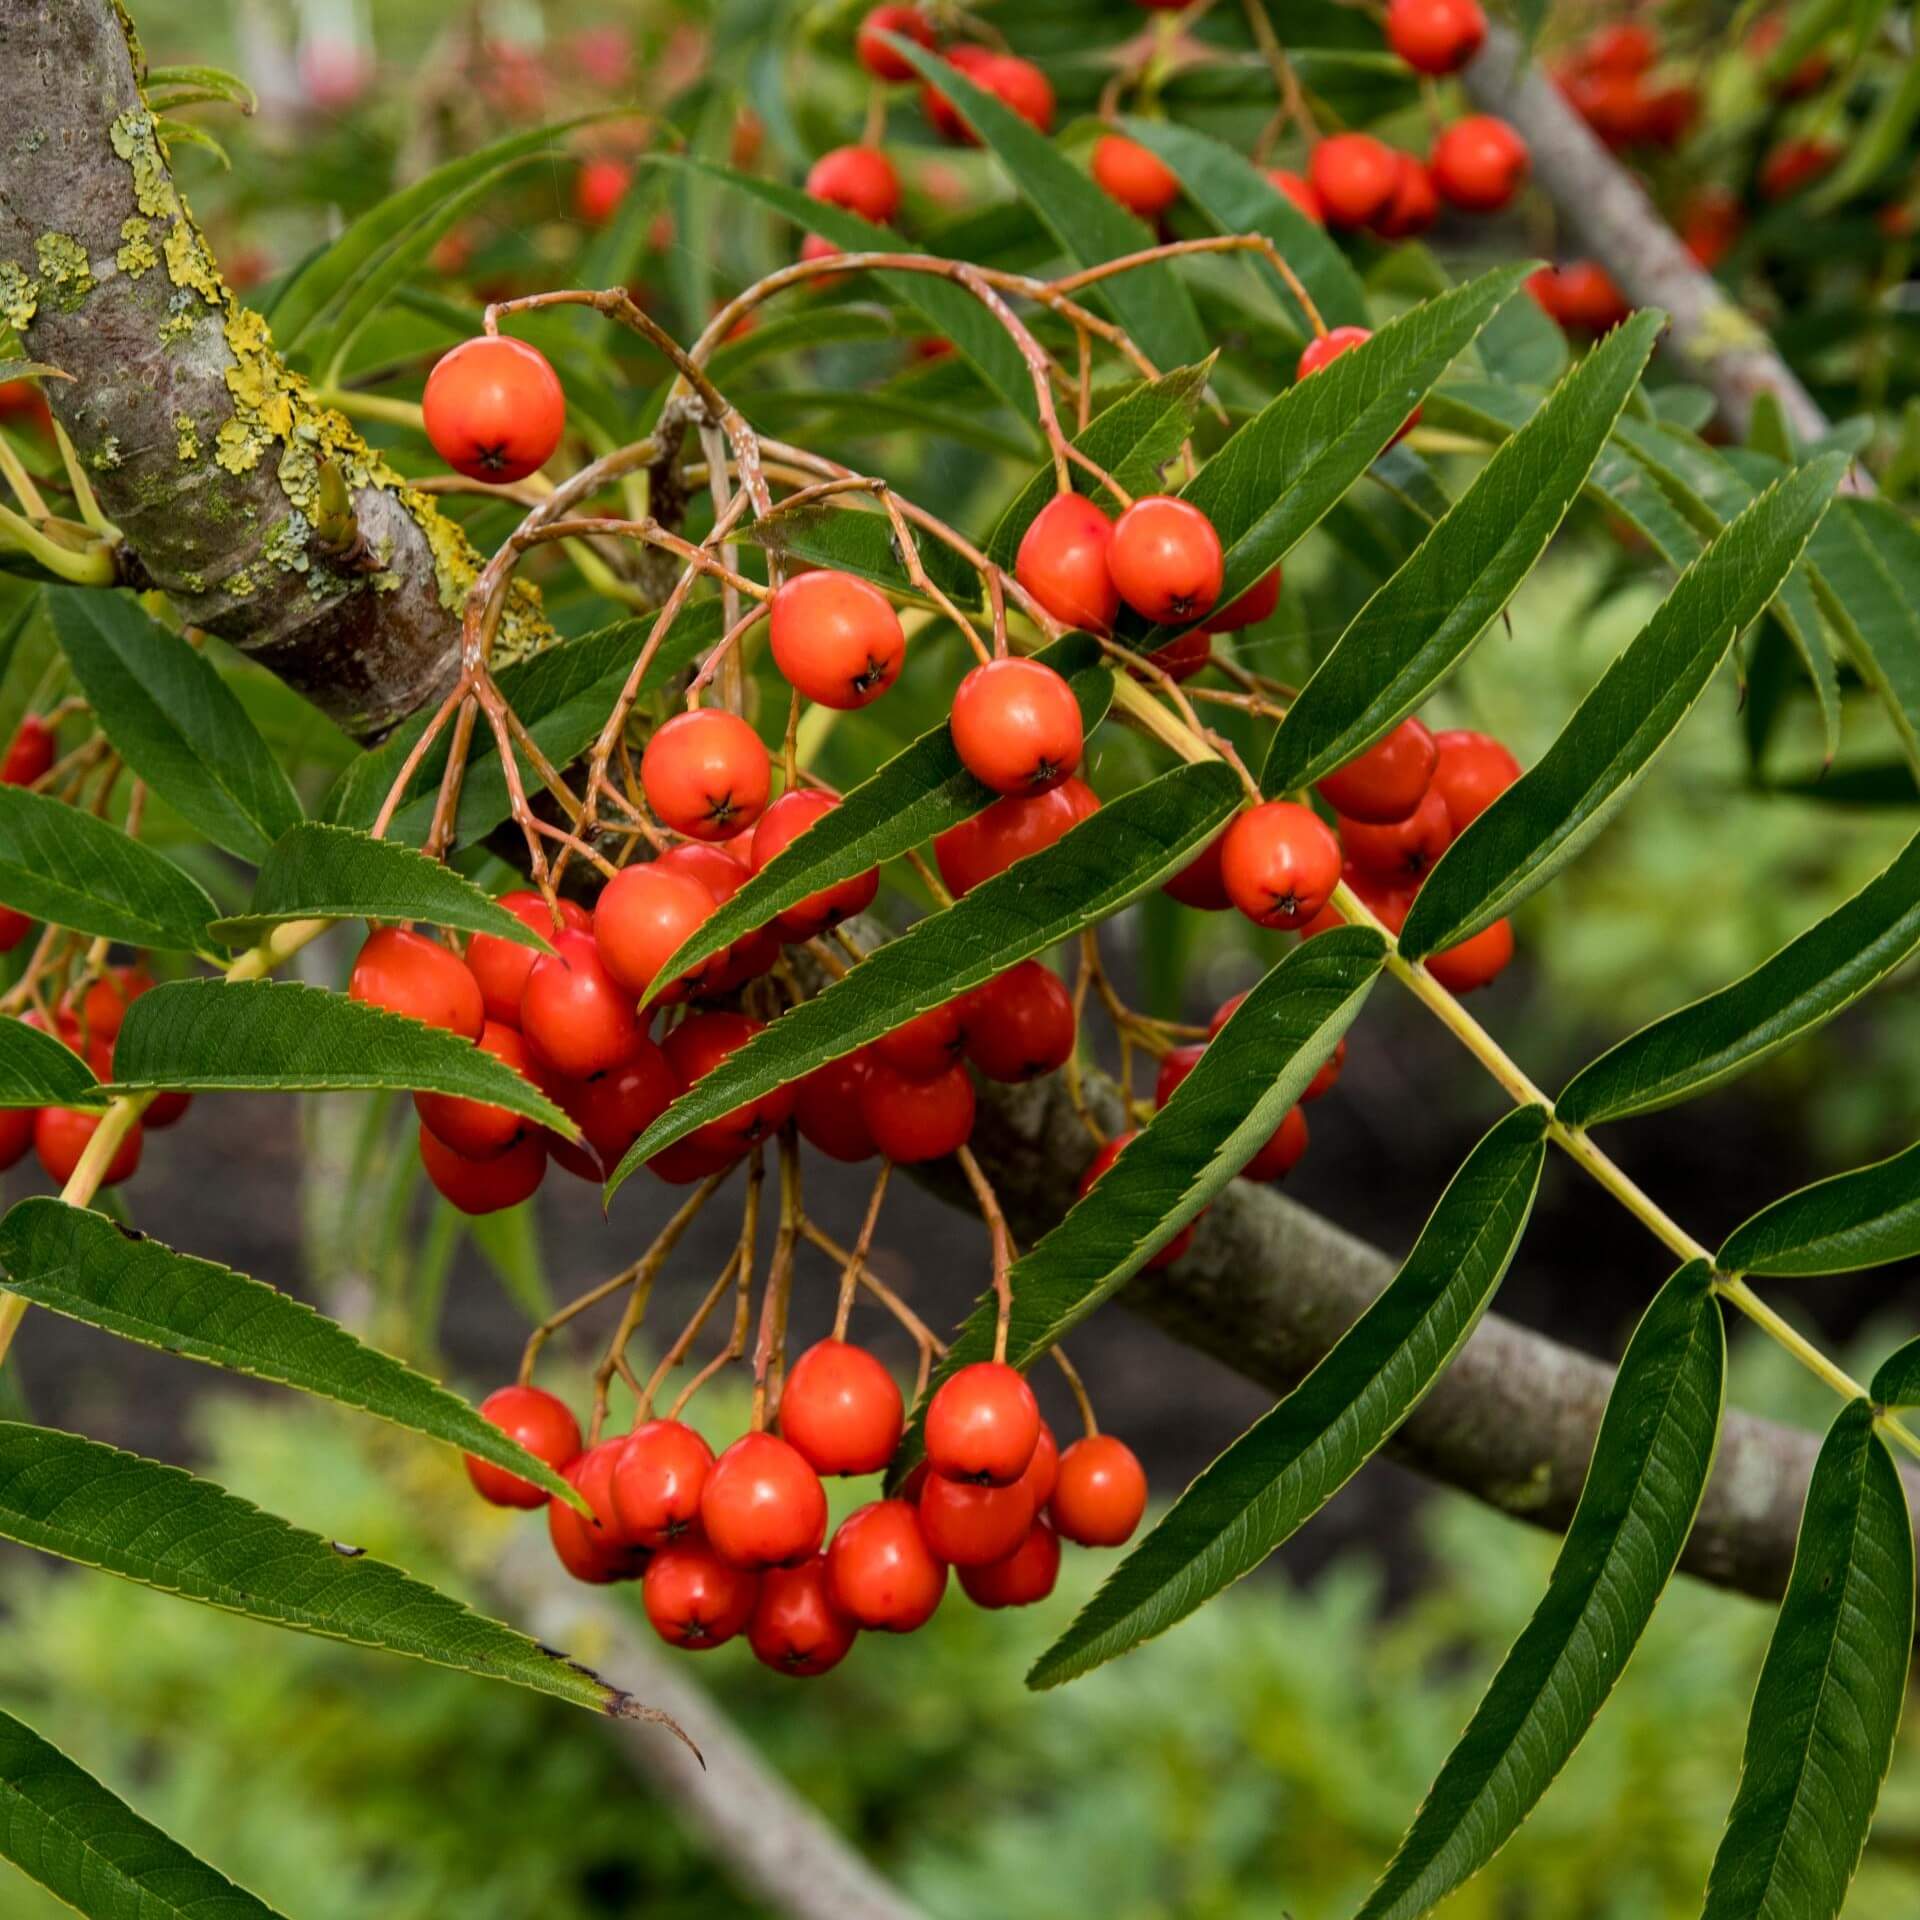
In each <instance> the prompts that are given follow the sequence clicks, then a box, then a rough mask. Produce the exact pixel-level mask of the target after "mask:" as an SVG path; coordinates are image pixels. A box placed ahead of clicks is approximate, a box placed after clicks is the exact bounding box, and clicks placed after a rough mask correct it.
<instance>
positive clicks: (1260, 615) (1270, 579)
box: [1207, 566, 1280, 633]
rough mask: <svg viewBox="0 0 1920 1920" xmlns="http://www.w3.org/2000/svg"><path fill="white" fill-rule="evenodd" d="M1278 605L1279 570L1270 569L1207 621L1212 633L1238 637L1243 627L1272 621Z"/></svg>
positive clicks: (1276, 568) (1275, 568)
mask: <svg viewBox="0 0 1920 1920" xmlns="http://www.w3.org/2000/svg"><path fill="white" fill-rule="evenodd" d="M1279 604H1280V569H1279V568H1278V567H1277V566H1275V567H1269V568H1268V569H1267V570H1266V572H1265V573H1263V574H1262V575H1261V576H1260V578H1259V579H1258V580H1256V581H1255V582H1254V583H1253V585H1252V586H1250V587H1249V588H1248V589H1247V590H1246V592H1245V593H1242V594H1236V595H1235V596H1234V598H1233V599H1231V600H1229V601H1228V602H1227V604H1226V605H1225V606H1224V607H1222V608H1221V609H1220V610H1219V611H1218V612H1217V613H1215V614H1212V615H1211V616H1210V617H1209V618H1208V620H1207V626H1208V628H1209V629H1210V630H1211V631H1212V632H1214V633H1238V632H1239V631H1240V629H1241V628H1242V627H1257V626H1258V625H1259V624H1260V622H1261V621H1262V620H1266V619H1269V618H1271V617H1272V614H1273V610H1274V608H1275V607H1277V606H1278V605H1279Z"/></svg>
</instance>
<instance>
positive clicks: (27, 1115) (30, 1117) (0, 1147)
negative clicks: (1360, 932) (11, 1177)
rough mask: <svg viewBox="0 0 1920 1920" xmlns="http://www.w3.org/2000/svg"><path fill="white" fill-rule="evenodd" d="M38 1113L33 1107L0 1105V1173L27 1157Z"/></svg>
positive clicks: (15, 1165)
mask: <svg viewBox="0 0 1920 1920" xmlns="http://www.w3.org/2000/svg"><path fill="white" fill-rule="evenodd" d="M38 1113H39V1110H38V1108H35V1107H0V1173H4V1172H5V1171H6V1169H7V1168H8V1167H17V1166H18V1165H19V1164H20V1162H21V1161H22V1160H24V1159H25V1158H26V1157H27V1149H28V1148H29V1147H31V1146H32V1145H33V1123H34V1121H35V1119H36V1118H37V1117H38Z"/></svg>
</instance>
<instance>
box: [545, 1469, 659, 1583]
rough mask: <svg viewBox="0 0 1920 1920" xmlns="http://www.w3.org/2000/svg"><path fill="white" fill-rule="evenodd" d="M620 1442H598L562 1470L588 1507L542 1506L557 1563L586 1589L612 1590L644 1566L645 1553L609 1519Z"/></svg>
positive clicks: (560, 1503)
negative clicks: (588, 1512) (587, 1509)
mask: <svg viewBox="0 0 1920 1920" xmlns="http://www.w3.org/2000/svg"><path fill="white" fill-rule="evenodd" d="M625 1444H626V1442H625V1441H624V1440H603V1441H601V1443H600V1444H599V1445H598V1446H597V1447H589V1448H588V1449H587V1451H586V1452H585V1453H583V1454H581V1455H580V1457H579V1458H578V1459H577V1460H575V1461H573V1462H572V1463H571V1464H570V1465H568V1466H566V1467H564V1468H562V1469H561V1471H562V1473H563V1474H564V1475H565V1477H566V1479H567V1480H568V1481H569V1482H570V1483H571V1484H572V1486H573V1489H574V1491H575V1492H576V1493H578V1494H579V1495H580V1497H581V1498H582V1499H583V1500H584V1501H586V1503H587V1505H588V1506H589V1507H590V1508H591V1509H592V1517H591V1518H589V1517H588V1516H587V1515H586V1514H582V1513H577V1512H576V1511H575V1510H574V1509H573V1508H572V1507H570V1506H568V1505H567V1503H566V1502H565V1501H564V1500H550V1501H548V1502H547V1537H548V1539H549V1540H551V1541H552V1543H553V1551H554V1553H555V1555H556V1556H557V1558H558V1559H559V1561H560V1564H561V1565H562V1566H563V1567H565V1568H566V1570H567V1571H568V1572H569V1573H570V1574H572V1575H573V1577H574V1578H575V1579H576V1580H581V1581H584V1582H586V1584H587V1585H589V1586H594V1587H605V1586H611V1585H612V1584H613V1583H614V1582H615V1581H616V1580H632V1579H634V1578H636V1577H637V1576H638V1575H639V1573H640V1572H641V1570H642V1569H643V1568H644V1567H645V1566H646V1564H647V1550H646V1549H645V1548H644V1547H637V1546H635V1545H634V1544H633V1543H632V1542H631V1541H629V1540H626V1539H624V1538H622V1536H621V1534H620V1530H619V1526H618V1523H617V1522H616V1521H615V1519H614V1514H613V1503H612V1498H611V1493H610V1487H611V1482H612V1477H613V1469H614V1465H615V1463H616V1462H617V1461H618V1459H619V1457H620V1449H621V1448H622V1447H623V1446H624V1445H625Z"/></svg>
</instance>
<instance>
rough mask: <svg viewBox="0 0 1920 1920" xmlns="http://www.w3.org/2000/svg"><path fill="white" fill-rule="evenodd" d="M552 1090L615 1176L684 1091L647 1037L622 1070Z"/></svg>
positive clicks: (595, 1155)
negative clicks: (642, 1138) (634, 1148)
mask: <svg viewBox="0 0 1920 1920" xmlns="http://www.w3.org/2000/svg"><path fill="white" fill-rule="evenodd" d="M548 1091H549V1093H550V1094H551V1095H552V1097H553V1098H555V1099H557V1100H558V1102H559V1104H560V1106H561V1107H562V1108H563V1109H564V1110H565V1112H566V1113H567V1115H568V1117H569V1118H570V1119H571V1120H572V1121H573V1123H574V1124H575V1125H576V1126H577V1127H578V1128H579V1129H580V1132H581V1136H582V1137H583V1138H584V1139H585V1141H586V1143H587V1146H588V1148H589V1149H590V1150H591V1152H592V1153H593V1155H594V1157H595V1158H596V1159H597V1160H598V1162H599V1164H600V1166H601V1167H602V1168H604V1169H605V1170H606V1171H607V1172H608V1173H611V1172H612V1171H613V1169H614V1168H615V1167H617V1166H618V1165H619V1164H620V1162H621V1161H622V1160H623V1159H625V1158H626V1153H627V1149H628V1148H629V1147H630V1146H632V1145H633V1143H634V1142H635V1141H636V1140H638V1139H639V1138H640V1136H641V1135H642V1134H643V1133H645V1132H646V1130H647V1129H648V1128H649V1127H650V1126H652V1125H653V1123H654V1122H655V1121H656V1120H658V1119H659V1118H660V1116H661V1115H662V1114H663V1113H665V1112H666V1110H667V1109H668V1107H670V1106H671V1105H672V1104H673V1100H674V1096H675V1095H676V1094H677V1093H678V1092H679V1091H680V1087H679V1083H678V1082H677V1081H676V1080H675V1079H674V1077H673V1069H672V1068H671V1067H669V1066H668V1065H667V1060H666V1055H665V1054H663V1053H662V1052H661V1051H660V1049H659V1048H658V1047H656V1046H655V1045H654V1044H653V1042H652V1041H651V1040H648V1039H646V1038H645V1037H644V1036H643V1037H642V1039H641V1041H640V1043H639V1045H638V1046H637V1047H636V1048H635V1049H634V1051H633V1053H632V1055H631V1056H630V1057H629V1058H628V1059H625V1060H623V1061H621V1063H620V1064H619V1065H618V1066H617V1067H609V1068H608V1069H607V1071H606V1072H605V1073H596V1074H594V1075H593V1076H592V1078H590V1079H587V1080H570V1081H568V1082H566V1083H565V1085H564V1087H562V1088H558V1089H555V1088H549V1089H548ZM550 1150H551V1149H550ZM554 1157H555V1158H556V1159H558V1158H559V1155H558V1154H557V1153H555V1155H554ZM589 1177H595V1176H592V1175H589Z"/></svg>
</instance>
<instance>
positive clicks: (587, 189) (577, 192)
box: [573, 155, 633, 227]
mask: <svg viewBox="0 0 1920 1920" xmlns="http://www.w3.org/2000/svg"><path fill="white" fill-rule="evenodd" d="M632 185H633V169H632V168H631V167H629V166H628V165H627V163H626V162H625V161H624V160H614V159H610V158H608V157H607V156H605V155H602V156H601V157H600V158H599V159H597V160H588V161H585V162H583V163H582V165H581V168H580V171H579V172H578V173H576V174H575V175H574V176H573V210H574V213H575V214H576V215H577V216H578V217H579V218H580V219H581V220H583V221H585V222H586V224H587V225H588V226H590V227H604V226H605V225H606V224H607V222H608V221H609V220H611V219H612V218H613V216H614V215H615V214H616V213H618V212H619V211H620V203H621V201H623V200H624V199H625V198H626V197H627V189H628V188H629V187H630V186H632Z"/></svg>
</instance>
